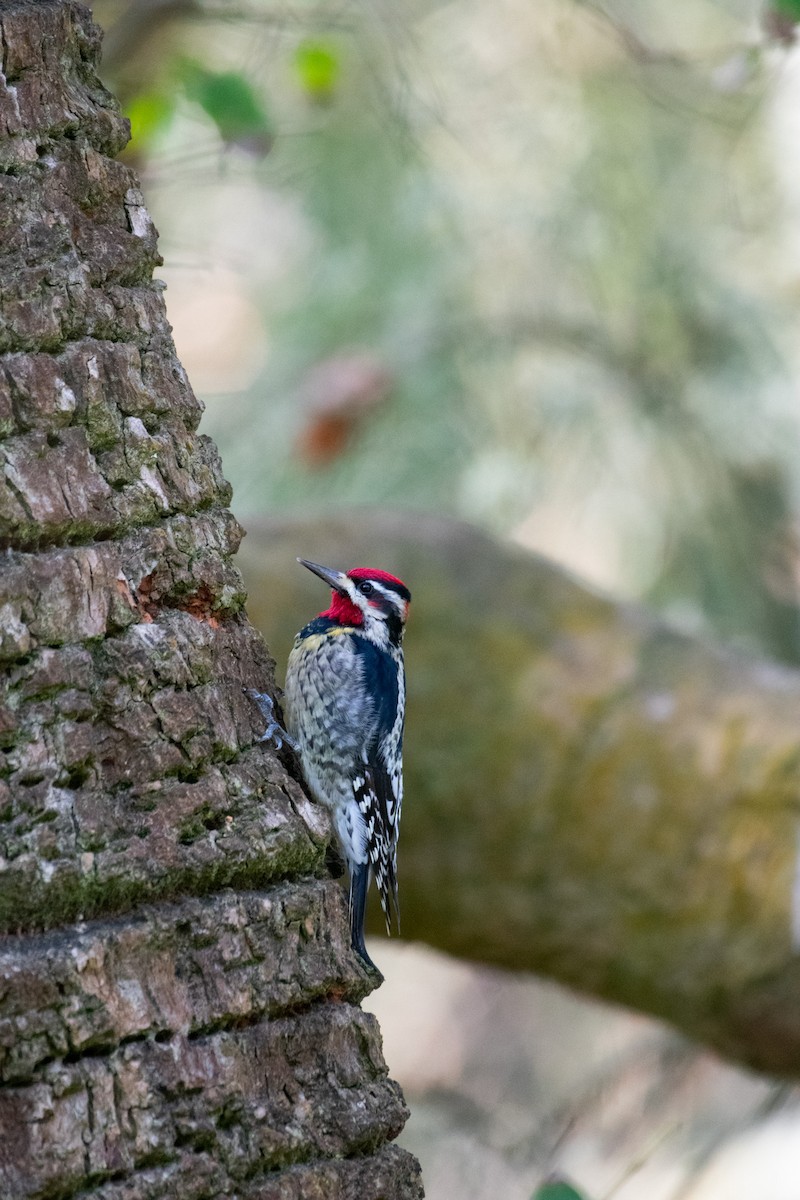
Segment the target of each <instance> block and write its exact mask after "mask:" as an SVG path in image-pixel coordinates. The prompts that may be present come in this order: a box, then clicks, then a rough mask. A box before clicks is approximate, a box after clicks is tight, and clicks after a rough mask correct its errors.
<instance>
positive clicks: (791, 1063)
mask: <svg viewBox="0 0 800 1200" xmlns="http://www.w3.org/2000/svg"><path fill="white" fill-rule="evenodd" d="M296 554H303V555H306V556H310V557H312V558H315V559H317V560H318V561H324V562H328V561H330V562H331V563H332V564H333V565H345V566H350V565H354V564H355V563H356V562H358V563H372V564H374V565H380V566H383V567H386V568H387V569H389V570H392V571H396V572H397V573H398V574H399V575H400V576H401V577H402V578H404V579H406V580H407V581H408V582H409V585H410V587H411V590H412V594H413V597H414V600H413V603H412V617H411V622H410V626H409V632H408V637H407V650H406V660H407V666H408V677H409V721H408V729H407V749H406V760H407V770H406V802H405V805H404V811H403V829H402V834H401V841H400V900H401V906H402V911H403V931H404V933H405V935H406V936H408V937H411V938H419V939H421V940H424V941H426V942H428V943H429V944H430V945H433V946H436V947H437V948H439V949H441V950H444V951H447V952H448V953H450V954H455V955H459V956H462V957H464V958H470V959H475V960H480V961H483V962H487V963H494V964H497V965H500V966H503V967H507V968H510V969H513V970H530V971H538V972H542V973H544V974H547V975H550V976H552V977H553V978H556V979H559V980H561V981H562V982H565V983H568V984H571V985H573V986H574V987H576V988H579V989H581V990H583V991H587V992H592V993H595V994H597V995H599V996H603V997H605V998H609V999H613V1000H617V1001H620V1002H622V1003H624V1004H628V1005H631V1006H633V1007H636V1008H640V1009H642V1010H644V1011H646V1012H650V1013H655V1014H657V1015H659V1016H661V1017H663V1018H665V1019H667V1020H669V1021H671V1022H673V1023H674V1024H675V1025H677V1026H678V1027H679V1028H680V1029H682V1030H684V1031H685V1032H686V1033H688V1034H690V1035H692V1036H694V1037H697V1038H700V1039H702V1040H704V1041H706V1042H708V1043H709V1044H710V1045H712V1046H714V1047H715V1048H716V1049H717V1050H719V1051H721V1052H722V1053H724V1054H726V1055H728V1056H730V1057H732V1058H735V1059H738V1060H740V1061H742V1062H745V1063H748V1064H750V1065H752V1066H754V1067H758V1068H760V1069H763V1070H767V1071H771V1072H775V1073H777V1074H779V1075H786V1076H791V1077H797V1076H798V1075H800V1008H798V1005H797V991H798V986H800V957H798V938H799V937H800V867H799V866H798V832H800V745H799V744H798V743H800V673H799V672H797V671H794V670H790V669H787V668H783V667H780V666H778V665H775V664H774V663H768V662H762V661H758V660H756V659H753V658H746V657H743V656H740V655H737V654H735V653H733V652H731V651H727V650H725V649H723V648H720V647H715V646H713V645H708V644H705V643H703V642H701V641H698V640H695V639H692V638H689V637H685V636H682V635H681V634H679V633H676V632H675V631H674V630H672V629H670V628H668V627H667V626H666V625H664V624H663V623H661V622H659V621H658V620H656V619H655V618H653V617H652V616H650V615H648V614H646V613H645V612H643V611H641V610H640V609H637V608H635V607H634V606H625V605H620V604H615V603H613V602H612V601H611V600H608V599H605V598H603V597H601V596H598V595H596V594H594V593H592V592H590V591H588V590H586V589H585V588H583V587H581V586H580V585H579V584H578V583H576V582H575V581H574V580H573V579H571V578H570V577H569V576H567V575H566V574H565V573H564V572H563V571H560V570H558V569H557V568H555V567H553V566H552V565H549V564H547V563H546V562H544V561H542V560H540V559H538V558H536V557H535V556H533V555H530V554H526V553H524V552H522V551H520V550H518V549H515V548H513V547H511V546H505V545H501V544H498V543H496V542H494V541H492V540H491V539H490V538H488V537H486V536H484V535H483V534H480V533H478V532H477V531H475V530H473V529H470V528H468V527H466V526H463V525H460V524H457V523H456V522H452V521H448V520H444V519H442V520H440V519H437V518H434V517H426V516H421V515H420V514H416V513H415V514H413V515H407V514H398V515H397V516H394V517H389V516H376V515H374V514H372V513H359V514H358V516H357V518H355V519H354V518H353V517H352V516H351V515H347V516H345V517H343V518H341V519H338V520H337V519H316V520H311V519H305V520H301V519H298V520H294V521H292V520H286V521H283V522H277V521H275V522H272V523H270V524H269V525H260V526H258V527H257V528H256V529H255V530H252V529H251V531H250V535H249V537H248V538H247V539H246V541H245V544H244V550H243V553H242V555H241V556H240V562H241V563H242V565H243V568H244V570H245V574H246V576H247V578H248V581H249V588H250V593H251V612H252V613H253V617H254V620H256V622H257V623H259V624H260V625H261V627H262V629H264V631H265V632H266V633H267V634H268V636H269V639H270V644H271V645H272V646H273V647H274V648H275V650H276V652H277V653H278V656H279V661H281V660H283V657H284V655H285V653H286V650H287V648H288V644H289V642H290V639H291V636H292V634H293V633H294V631H295V629H296V628H297V627H298V626H299V625H301V624H302V623H303V621H304V620H305V619H307V617H308V616H309V614H310V613H312V612H313V611H316V608H317V607H319V603H318V602H319V601H320V597H319V595H318V594H316V593H315V591H314V588H313V582H312V584H311V586H309V582H310V581H307V580H305V579H304V578H303V572H301V571H299V570H295V569H294V566H293V563H294V556H295V555H296Z"/></svg>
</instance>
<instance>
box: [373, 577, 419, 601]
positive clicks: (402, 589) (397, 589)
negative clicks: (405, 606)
mask: <svg viewBox="0 0 800 1200" xmlns="http://www.w3.org/2000/svg"><path fill="white" fill-rule="evenodd" d="M370 583H371V584H372V586H373V587H374V588H375V590H376V591H378V592H383V593H384V595H385V596H386V597H387V598H388V597H389V596H392V597H394V596H399V597H400V599H401V600H405V601H406V603H408V601H409V600H410V599H411V592H410V591H409V590H408V588H407V587H406V586H405V584H403V583H387V581H386V580H385V579H381V580H377V579H371V580H370Z"/></svg>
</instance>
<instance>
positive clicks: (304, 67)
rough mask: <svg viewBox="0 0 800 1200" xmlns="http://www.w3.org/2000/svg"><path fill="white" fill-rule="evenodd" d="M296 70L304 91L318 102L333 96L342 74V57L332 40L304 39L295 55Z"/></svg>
mask: <svg viewBox="0 0 800 1200" xmlns="http://www.w3.org/2000/svg"><path fill="white" fill-rule="evenodd" d="M294 65H295V70H296V71H297V76H298V79H299V80H300V85H301V87H302V88H303V91H304V92H305V93H306V95H307V96H308V97H309V98H310V99H311V100H314V101H316V102H317V103H327V102H329V101H330V100H331V99H332V98H333V93H334V91H335V89H336V85H337V84H338V82H339V78H340V75H341V59H340V57H339V53H338V51H337V50H336V49H335V47H333V46H332V45H331V44H330V42H318V41H304V42H301V43H300V45H299V46H298V47H297V50H296V51H295V56H294Z"/></svg>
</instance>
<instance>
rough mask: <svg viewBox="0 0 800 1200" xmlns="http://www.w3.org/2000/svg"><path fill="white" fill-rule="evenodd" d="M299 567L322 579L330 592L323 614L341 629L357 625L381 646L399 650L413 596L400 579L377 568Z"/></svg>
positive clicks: (310, 563) (299, 560)
mask: <svg viewBox="0 0 800 1200" xmlns="http://www.w3.org/2000/svg"><path fill="white" fill-rule="evenodd" d="M297 561H298V562H299V563H302V565H303V566H304V567H308V569H309V571H313V572H314V574H315V575H319V577H320V579H323V580H324V581H325V583H327V584H328V586H329V587H330V588H331V590H332V592H333V597H332V600H331V606H330V608H327V609H326V610H325V611H324V612H322V613H320V616H321V617H330V618H331V620H333V621H338V622H339V624H340V625H355V626H358V627H360V628H361V629H362V631H363V632H364V634H365V635H366V636H367V637H369V638H371V639H372V640H373V641H376V642H379V643H385V642H391V643H392V644H393V645H395V646H399V645H400V642H401V641H402V640H403V631H404V629H405V624H406V618H407V617H408V606H409V604H410V602H411V592H410V591H409V590H408V588H407V587H406V585H405V584H404V583H403V581H402V580H401V579H398V578H397V577H396V576H395V575H389V574H388V572H386V571H379V570H377V569H376V568H374V567H354V568H353V570H352V571H347V572H345V571H336V570H334V569H332V568H331V567H321V566H320V565H319V563H314V562H308V561H307V560H306V559H305V558H298V560H297Z"/></svg>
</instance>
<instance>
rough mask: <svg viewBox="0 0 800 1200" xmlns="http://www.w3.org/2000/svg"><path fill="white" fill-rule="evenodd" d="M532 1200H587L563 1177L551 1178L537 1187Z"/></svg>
mask: <svg viewBox="0 0 800 1200" xmlns="http://www.w3.org/2000/svg"><path fill="white" fill-rule="evenodd" d="M531 1200H585V1197H584V1195H583V1194H582V1193H581V1192H578V1191H576V1190H575V1188H574V1187H573V1186H572V1185H571V1184H569V1183H566V1182H565V1181H564V1180H563V1179H551V1180H548V1181H547V1182H545V1183H543V1184H542V1185H541V1187H539V1188H537V1189H536V1191H535V1192H534V1193H533V1196H532V1197H531Z"/></svg>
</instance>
